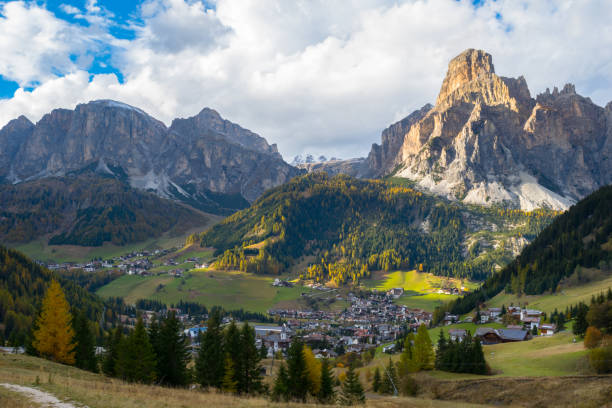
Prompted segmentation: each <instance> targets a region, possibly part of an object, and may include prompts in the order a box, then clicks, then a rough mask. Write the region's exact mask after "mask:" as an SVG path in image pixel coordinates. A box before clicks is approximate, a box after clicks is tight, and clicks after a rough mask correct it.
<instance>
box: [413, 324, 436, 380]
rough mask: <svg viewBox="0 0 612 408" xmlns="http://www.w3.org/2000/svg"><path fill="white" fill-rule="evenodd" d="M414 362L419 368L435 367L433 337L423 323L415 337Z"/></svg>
mask: <svg viewBox="0 0 612 408" xmlns="http://www.w3.org/2000/svg"><path fill="white" fill-rule="evenodd" d="M413 359H414V362H415V366H416V367H417V370H429V369H431V368H433V363H434V353H433V347H432V344H431V338H430V337H429V333H427V327H425V324H421V325H420V326H419V329H418V330H417V335H416V337H415V339H414V358H413Z"/></svg>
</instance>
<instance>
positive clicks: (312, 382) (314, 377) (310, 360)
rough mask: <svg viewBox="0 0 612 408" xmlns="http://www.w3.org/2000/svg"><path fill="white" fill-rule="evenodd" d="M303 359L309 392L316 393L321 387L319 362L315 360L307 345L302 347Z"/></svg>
mask: <svg viewBox="0 0 612 408" xmlns="http://www.w3.org/2000/svg"><path fill="white" fill-rule="evenodd" d="M302 354H303V355H304V361H305V362H306V371H307V372H308V385H309V387H310V390H309V391H310V393H311V394H312V395H317V394H318V393H319V389H320V388H321V362H320V361H319V360H317V358H316V357H315V356H314V353H313V352H312V350H311V349H310V347H308V346H304V348H303V349H302Z"/></svg>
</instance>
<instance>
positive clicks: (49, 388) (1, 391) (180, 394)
mask: <svg viewBox="0 0 612 408" xmlns="http://www.w3.org/2000/svg"><path fill="white" fill-rule="evenodd" d="M37 378H38V379H39V383H38V384H37V381H36V379H37ZM266 381H270V378H269V377H267V378H266ZM0 383H11V384H20V385H26V386H30V387H32V386H33V387H36V388H38V389H40V390H43V391H46V392H50V393H52V394H53V395H55V396H57V397H58V398H60V399H61V400H64V401H71V402H72V403H73V404H75V405H77V406H83V405H86V406H88V407H90V408H137V407H143V406H146V407H150V408H200V407H203V406H208V407H245V408H246V407H270V408H274V407H304V408H308V407H315V406H320V405H314V404H293V403H291V404H289V403H278V404H276V403H272V402H270V401H269V400H267V399H264V398H261V397H260V398H238V397H233V396H230V395H224V394H217V393H209V392H204V391H202V390H200V389H192V390H188V389H181V388H163V387H159V386H147V385H139V384H127V383H124V382H122V381H119V380H117V379H111V378H108V377H104V376H102V375H99V374H92V373H90V372H87V371H82V370H79V369H76V368H73V367H67V366H64V365H59V364H56V363H52V362H50V361H47V360H42V359H38V358H34V357H29V356H15V355H6V354H2V353H0ZM5 401H8V403H7V404H6V405H2V406H7V407H8V406H10V407H16V408H19V407H20V406H24V407H25V406H27V407H32V406H33V405H32V404H29V403H27V402H26V401H27V399H26V398H24V397H23V396H21V395H18V394H17V395H16V394H15V393H13V392H9V391H7V390H6V389H5V388H3V387H1V386H0V402H3V403H4V402H5ZM433 406H435V407H442V408H452V407H458V408H467V407H473V406H477V405H474V404H468V403H456V402H444V401H433V400H431V399H423V398H404V397H399V398H393V397H375V398H372V399H368V400H367V403H366V407H380V408H395V407H397V408H399V407H415V408H421V407H423V408H425V407H433Z"/></svg>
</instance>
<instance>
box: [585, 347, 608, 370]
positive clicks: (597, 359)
mask: <svg viewBox="0 0 612 408" xmlns="http://www.w3.org/2000/svg"><path fill="white" fill-rule="evenodd" d="M589 363H590V364H591V367H592V368H593V370H595V371H596V372H597V373H598V374H608V373H612V345H608V346H605V347H599V348H595V349H592V350H591V351H590V352H589Z"/></svg>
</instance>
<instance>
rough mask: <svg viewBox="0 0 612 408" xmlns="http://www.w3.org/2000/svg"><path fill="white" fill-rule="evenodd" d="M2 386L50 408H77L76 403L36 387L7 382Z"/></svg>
mask: <svg viewBox="0 0 612 408" xmlns="http://www.w3.org/2000/svg"><path fill="white" fill-rule="evenodd" d="M0 386H2V387H5V388H8V389H9V390H11V391H13V392H18V393H20V394H23V395H26V396H27V397H29V398H30V399H31V400H32V402H35V403H37V404H39V405H41V406H43V407H48V408H77V406H76V405H73V404H71V403H69V402H62V401H60V400H58V399H57V398H56V397H55V396H53V395H52V394H49V393H48V392H44V391H40V390H37V389H36V388H32V387H24V386H23V385H16V384H6V383H0ZM85 408H86V407H85Z"/></svg>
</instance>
